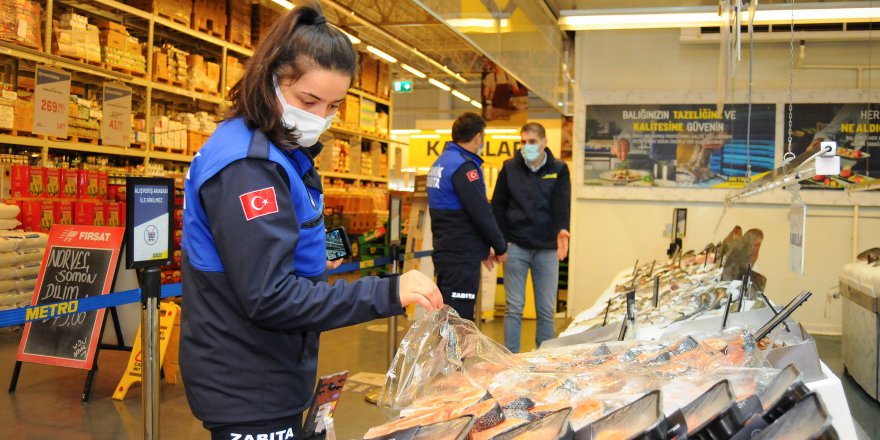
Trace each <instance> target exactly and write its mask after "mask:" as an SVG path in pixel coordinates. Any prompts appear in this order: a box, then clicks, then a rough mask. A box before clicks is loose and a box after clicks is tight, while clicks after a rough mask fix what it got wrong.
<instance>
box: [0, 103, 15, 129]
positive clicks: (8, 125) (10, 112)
mask: <svg viewBox="0 0 880 440" xmlns="http://www.w3.org/2000/svg"><path fill="white" fill-rule="evenodd" d="M14 126H15V105H14V104H13V105H3V104H0V128H2V129H5V130H12V129H13V127H14Z"/></svg>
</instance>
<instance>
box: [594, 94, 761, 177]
mask: <svg viewBox="0 0 880 440" xmlns="http://www.w3.org/2000/svg"><path fill="white" fill-rule="evenodd" d="M715 110H716V109H715V105H713V104H664V105H659V104H658V105H595V106H587V112H586V114H587V123H586V138H585V139H586V145H585V147H584V184H586V185H628V186H661V187H703V188H739V187H742V186H744V185H745V181H746V175H747V169H748V167H749V166H751V173H752V178H753V179H754V178H755V176H757V175H758V174H761V173H763V172H766V171H770V170H772V169H773V168H774V167H775V166H774V155H775V148H776V146H775V136H776V105H775V104H752V121H751V139H750V142H748V143H747V142H746V134H747V125H748V124H747V122H748V105H746V104H736V105H728V106H726V107H725V108H724V111H722V112H721V113H718V112H716V111H715Z"/></svg>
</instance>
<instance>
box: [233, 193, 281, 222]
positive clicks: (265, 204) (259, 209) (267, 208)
mask: <svg viewBox="0 0 880 440" xmlns="http://www.w3.org/2000/svg"><path fill="white" fill-rule="evenodd" d="M238 198H239V200H241V208H242V209H243V210H244V218H245V219H246V220H247V221H251V220H253V219H255V218H257V217H262V216H264V215H269V214H274V213H276V212H278V200H277V199H276V198H275V187H273V186H270V187H268V188H263V189H258V190H256V191H251V192H249V193H244V194H242V195H240V196H238Z"/></svg>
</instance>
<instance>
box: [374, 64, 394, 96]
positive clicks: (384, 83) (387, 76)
mask: <svg viewBox="0 0 880 440" xmlns="http://www.w3.org/2000/svg"><path fill="white" fill-rule="evenodd" d="M376 92H377V94H378V95H379V97H380V98H384V99H388V98H390V97H391V64H389V63H386V62H383V61H380V62H379V75H378V77H377V86H376Z"/></svg>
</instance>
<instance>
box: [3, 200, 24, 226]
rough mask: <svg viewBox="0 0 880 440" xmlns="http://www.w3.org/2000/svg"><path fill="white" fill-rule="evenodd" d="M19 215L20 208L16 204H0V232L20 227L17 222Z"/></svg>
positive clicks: (19, 222)
mask: <svg viewBox="0 0 880 440" xmlns="http://www.w3.org/2000/svg"><path fill="white" fill-rule="evenodd" d="M20 213H21V207H19V206H18V205H17V204H14V203H13V204H12V205H7V204H5V203H0V230H12V229H16V228H18V227H19V226H21V221H19V220H18V214H20Z"/></svg>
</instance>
